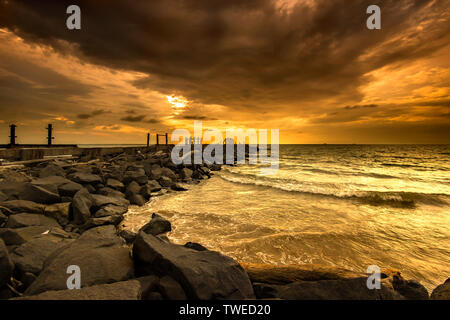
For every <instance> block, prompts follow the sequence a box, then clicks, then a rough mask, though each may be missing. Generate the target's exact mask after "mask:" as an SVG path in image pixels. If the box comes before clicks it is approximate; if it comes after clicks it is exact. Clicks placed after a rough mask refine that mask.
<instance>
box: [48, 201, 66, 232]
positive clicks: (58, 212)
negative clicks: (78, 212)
mask: <svg viewBox="0 0 450 320" xmlns="http://www.w3.org/2000/svg"><path fill="white" fill-rule="evenodd" d="M70 205H71V203H70V202H63V203H55V204H51V205H48V206H45V208H44V215H46V216H47V217H50V218H53V219H55V220H56V221H58V223H59V224H60V225H61V226H65V225H67V224H68V223H69V221H70V219H71V217H70Z"/></svg>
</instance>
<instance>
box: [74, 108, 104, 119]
mask: <svg viewBox="0 0 450 320" xmlns="http://www.w3.org/2000/svg"><path fill="white" fill-rule="evenodd" d="M110 112H111V111H106V110H103V109H99V110H94V111H92V112H90V113H81V114H79V115H77V118H78V119H90V118H93V117H95V116H99V115H101V114H105V113H110Z"/></svg>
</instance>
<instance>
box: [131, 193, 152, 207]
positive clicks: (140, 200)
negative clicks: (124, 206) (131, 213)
mask: <svg viewBox="0 0 450 320" xmlns="http://www.w3.org/2000/svg"><path fill="white" fill-rule="evenodd" d="M128 199H129V200H130V203H131V204H135V205H138V206H143V205H144V204H145V203H146V202H147V201H146V200H145V198H144V197H143V196H142V195H140V194H132V195H131V196H130V197H129V198H128Z"/></svg>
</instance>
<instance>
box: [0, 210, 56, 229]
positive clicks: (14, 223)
mask: <svg viewBox="0 0 450 320" xmlns="http://www.w3.org/2000/svg"><path fill="white" fill-rule="evenodd" d="M31 226H44V227H48V228H53V227H60V225H59V223H58V222H57V221H56V220H54V219H52V218H49V217H46V216H44V215H42V214H35V213H18V214H13V215H11V216H10V217H9V219H8V222H7V223H6V228H23V227H31Z"/></svg>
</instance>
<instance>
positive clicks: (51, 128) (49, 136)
mask: <svg viewBox="0 0 450 320" xmlns="http://www.w3.org/2000/svg"><path fill="white" fill-rule="evenodd" d="M46 129H47V130H48V134H47V144H48V146H49V147H50V146H51V145H52V139H55V138H54V137H52V134H53V126H52V124H51V123H49V124H48V127H47V128H46Z"/></svg>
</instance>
